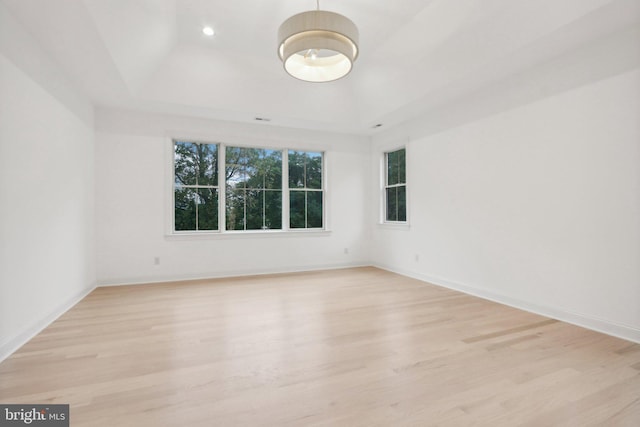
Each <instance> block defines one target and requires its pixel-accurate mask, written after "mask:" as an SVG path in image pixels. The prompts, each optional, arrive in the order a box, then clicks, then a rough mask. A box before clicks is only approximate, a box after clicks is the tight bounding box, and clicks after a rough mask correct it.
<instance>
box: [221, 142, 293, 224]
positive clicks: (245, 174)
mask: <svg viewBox="0 0 640 427" xmlns="http://www.w3.org/2000/svg"><path fill="white" fill-rule="evenodd" d="M225 154H226V168H225V174H226V187H225V188H226V203H225V206H226V229H227V230H274V229H275V230H279V229H281V228H282V151H278V150H266V149H260V148H241V147H226V152H225Z"/></svg>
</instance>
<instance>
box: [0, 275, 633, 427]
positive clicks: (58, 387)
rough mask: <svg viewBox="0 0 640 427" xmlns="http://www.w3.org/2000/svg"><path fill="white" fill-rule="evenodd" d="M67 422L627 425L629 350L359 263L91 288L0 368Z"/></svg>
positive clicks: (14, 391) (27, 397)
mask: <svg viewBox="0 0 640 427" xmlns="http://www.w3.org/2000/svg"><path fill="white" fill-rule="evenodd" d="M0 402H2V403H69V404H70V405H71V425H72V426H405V425H406V426H471V425H476V426H492V427H495V426H517V425H518V426H519V425H525V426H535V427H540V426H580V427H584V426H630V427H637V426H640V345H638V344H633V343H631V342H628V341H624V340H621V339H617V338H613V337H610V336H607V335H603V334H599V333H596V332H593V331H589V330H585V329H582V328H579V327H576V326H572V325H568V324H565V323H562V322H559V321H556V320H553V319H547V318H544V317H541V316H537V315H534V314H530V313H527V312H523V311H520V310H516V309H513V308H509V307H506V306H502V305H499V304H496V303H492V302H488V301H485V300H482V299H479V298H475V297H472V296H468V295H464V294H461V293H458V292H454V291H451V290H448V289H443V288H439V287H436V286H431V285H428V284H425V283H423V282H419V281H416V280H413V279H410V278H406V277H403V276H399V275H396V274H393V273H389V272H386V271H382V270H378V269H375V268H357V269H345V270H333V271H322V272H312V273H301V274H287V275H272V276H262V277H246V278H235V279H220V280H209V281H194V282H181V283H167V284H154V285H138V286H123V287H112V288H99V289H96V290H95V291H94V292H93V293H91V294H90V295H89V296H87V297H86V298H85V299H84V300H83V301H81V302H80V303H79V304H78V305H77V306H75V307H74V308H73V309H71V310H70V311H69V312H67V313H66V314H65V315H63V316H62V317H61V318H60V319H58V320H57V321H56V322H54V323H53V324H52V325H51V326H49V327H48V328H47V329H46V330H44V331H43V332H42V333H40V334H39V335H38V336H37V337H35V338H34V339H33V340H31V341H30V342H29V343H27V344H26V345H25V346H24V347H22V348H21V349H20V350H19V351H18V352H16V353H15V354H14V355H13V356H11V357H10V358H9V359H7V360H5V361H4V362H3V363H1V364H0Z"/></svg>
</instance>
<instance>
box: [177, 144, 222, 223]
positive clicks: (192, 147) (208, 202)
mask: <svg viewBox="0 0 640 427" xmlns="http://www.w3.org/2000/svg"><path fill="white" fill-rule="evenodd" d="M174 170H175V173H174V219H175V230H176V231H184V230H217V229H218V145H217V144H201V143H198V142H182V141H176V142H175V143H174Z"/></svg>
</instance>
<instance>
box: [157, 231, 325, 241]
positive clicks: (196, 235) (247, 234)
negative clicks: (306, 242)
mask: <svg viewBox="0 0 640 427" xmlns="http://www.w3.org/2000/svg"><path fill="white" fill-rule="evenodd" d="M329 235H331V230H320V229H318V230H287V231H283V230H266V231H260V230H255V231H225V232H224V233H222V232H219V231H211V232H183V233H168V234H165V236H164V238H165V240H177V241H181V240H182V241H183V240H217V239H255V238H260V239H262V238H270V237H277V238H283V237H324V236H329Z"/></svg>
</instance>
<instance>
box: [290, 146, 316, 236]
mask: <svg viewBox="0 0 640 427" xmlns="http://www.w3.org/2000/svg"><path fill="white" fill-rule="evenodd" d="M322 212H323V191H322V153H317V152H311V151H293V150H289V227H291V228H322Z"/></svg>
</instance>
